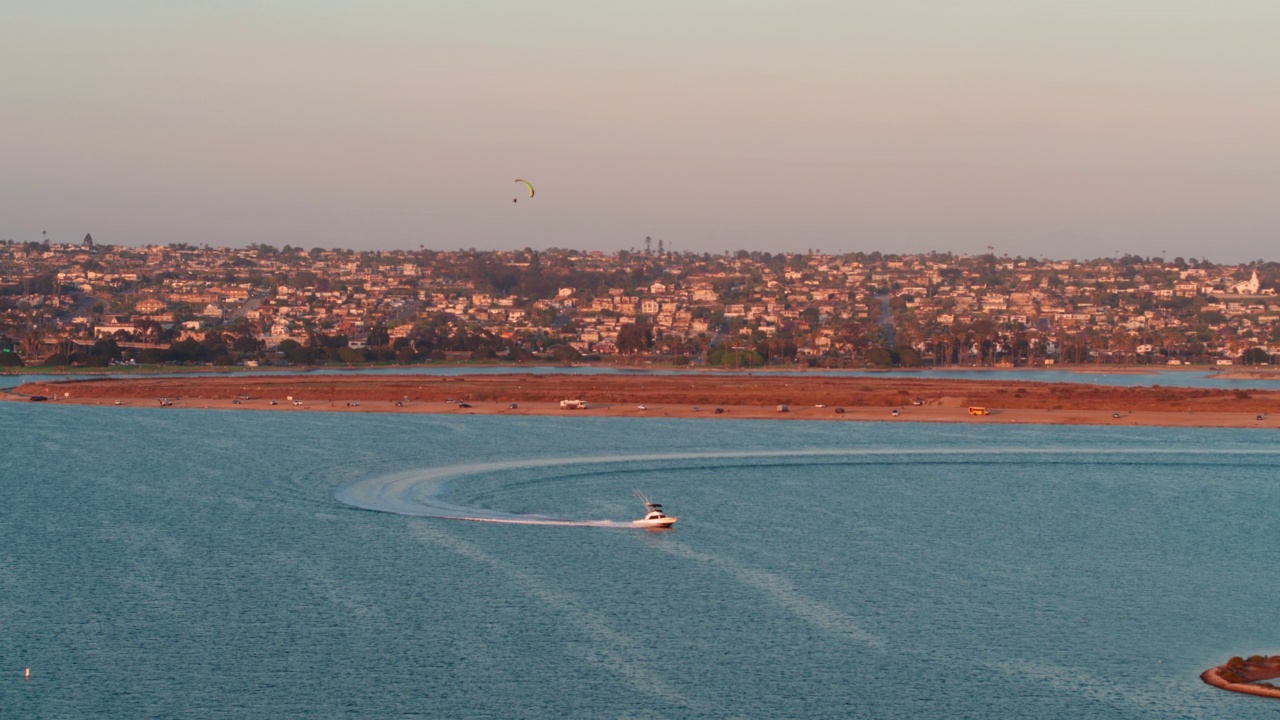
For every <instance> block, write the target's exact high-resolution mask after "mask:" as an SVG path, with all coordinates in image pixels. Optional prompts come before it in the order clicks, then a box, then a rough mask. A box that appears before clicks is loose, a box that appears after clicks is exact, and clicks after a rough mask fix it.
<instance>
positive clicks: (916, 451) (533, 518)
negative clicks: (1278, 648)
mask: <svg viewBox="0 0 1280 720" xmlns="http://www.w3.org/2000/svg"><path fill="white" fill-rule="evenodd" d="M1028 454H1036V455H1067V456H1070V457H1073V458H1079V457H1081V456H1105V455H1117V456H1134V455H1147V456H1161V455H1163V456H1170V455H1188V454H1195V455H1241V454H1243V455H1275V454H1280V450H1272V449H1265V448H1257V449H1254V448H1249V449H1241V450H1217V451H1208V452H1206V451H1203V450H1195V449H1183V448H1147V449H1143V448H1097V449H1094V448H1037V449H1034V450H1029V449H1028V448H978V449H974V448H913V449H909V450H908V449H840V450H777V451H756V452H752V451H746V452H699V453H669V454H651V455H614V456H594V457H592V456H587V457H567V458H539V459H524V460H508V461H502V462H490V463H475V464H469V465H450V466H446V467H438V468H422V469H418V470H408V471H405V472H399V473H394V474H391V475H382V476H378V477H372V478H361V479H359V480H354V481H352V482H349V483H346V484H344V485H342V486H340V487H339V488H338V489H337V490H335V491H334V498H335V499H336V500H337V501H338V502H340V503H342V504H344V505H348V506H350V507H353V508H359V509H361V510H372V511H375V512H385V513H392V514H396V515H411V516H416V517H431V518H442V519H448V520H469V521H472V522H487V523H505V524H511V525H555V526H563V527H599V528H628V529H637V528H639V527H640V526H637V525H635V524H633V523H632V522H631V521H630V520H574V519H567V518H557V517H549V516H545V515H530V514H520V513H510V512H504V511H501V510H493V509H490V508H483V507H475V506H469V505H459V504H457V503H452V502H449V501H448V500H446V499H444V497H443V496H444V495H445V494H446V491H447V489H448V485H449V484H450V483H452V482H454V481H456V480H458V479H460V478H464V477H466V476H469V475H478V474H483V473H492V472H517V471H521V470H528V469H532V468H546V467H567V466H582V465H627V464H634V463H645V462H650V463H652V462H672V461H686V460H751V459H762V458H777V459H787V458H792V459H801V458H824V457H825V458H837V457H866V458H872V457H880V458H888V457H898V458H901V459H902V461H903V462H910V461H913V460H918V459H919V458H921V457H924V456H929V457H940V456H941V457H945V456H951V457H956V458H959V457H969V456H993V455H1019V456H1026V455H1028Z"/></svg>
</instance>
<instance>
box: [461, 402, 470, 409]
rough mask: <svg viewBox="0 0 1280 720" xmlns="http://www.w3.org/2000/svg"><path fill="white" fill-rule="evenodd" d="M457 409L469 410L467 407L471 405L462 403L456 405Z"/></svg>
mask: <svg viewBox="0 0 1280 720" xmlns="http://www.w3.org/2000/svg"><path fill="white" fill-rule="evenodd" d="M458 407H460V408H469V407H471V403H464V402H462V403H458Z"/></svg>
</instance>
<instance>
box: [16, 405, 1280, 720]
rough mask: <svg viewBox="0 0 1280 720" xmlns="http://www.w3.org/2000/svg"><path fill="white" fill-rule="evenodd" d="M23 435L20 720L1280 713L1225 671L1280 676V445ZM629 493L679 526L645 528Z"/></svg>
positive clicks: (824, 428) (833, 425)
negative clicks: (1228, 667)
mask: <svg viewBox="0 0 1280 720" xmlns="http://www.w3.org/2000/svg"><path fill="white" fill-rule="evenodd" d="M0 437H3V441H2V444H0V462H2V465H0V493H2V495H0V497H3V499H4V502H3V505H0V508H2V509H0V717H15V718H144V717H156V718H161V717H163V718H187V717H191V718H195V717H199V718H282V717H308V718H373V717H377V718H454V717H457V718H470V717H477V718H484V717H493V718H543V717H557V718H563V717H590V718H906V717H948V718H994V717H1000V718H1018V717H1025V718H1223V717H1232V718H1250V717H1273V716H1275V714H1276V713H1277V712H1280V703H1276V702H1274V701H1267V700H1262V699H1258V698H1251V697H1245V696H1238V695H1234V694H1231V693H1225V692H1222V691H1219V690H1216V689H1214V688H1211V687H1209V686H1207V685H1204V684H1203V683H1201V682H1200V680H1199V679H1198V677H1197V675H1198V673H1199V672H1200V671H1202V670H1204V669H1205V668H1207V667H1210V666H1212V665H1215V664H1218V663H1220V662H1222V661H1224V660H1226V659H1227V658H1228V657H1230V656H1232V655H1250V654H1254V653H1261V654H1271V653H1276V652H1280V629H1277V627H1276V625H1275V624H1274V623H1272V622H1271V621H1270V618H1269V615H1270V613H1269V610H1270V606H1269V602H1270V601H1271V599H1272V598H1273V597H1274V596H1275V592H1276V588H1277V587H1280V570H1278V569H1276V567H1275V563H1271V562H1270V558H1269V553H1268V551H1269V550H1270V542H1271V541H1272V540H1273V539H1275V538H1276V537H1277V533H1278V532H1280V523H1277V521H1276V518H1277V513H1278V511H1280V497H1277V492H1276V490H1277V485H1278V484H1280V470H1278V469H1277V461H1280V443H1277V440H1278V439H1280V436H1277V435H1276V434H1275V433H1274V432H1273V431H1271V432H1269V431H1266V430H1210V429H1163V428H1090V427H1063V426H1022V425H1019V426H997V425H990V424H984V425H969V424H964V425H947V424H931V423H930V424H924V423H922V424H906V423H904V424H888V423H857V422H851V421H850V422H804V421H739V420H726V419H721V418H715V419H712V418H707V419H701V420H664V419H627V418H598V417H589V416H581V415H575V416H573V417H497V416H432V415H415V416H408V415H378V414H357V413H323V412H312V413H300V412H299V413H278V412H276V413H273V412H260V413H259V412H247V411H238V412H229V411H209V410H195V409H182V408H163V409H161V408H126V407H119V408H118V407H72V406H55V405H53V404H47V405H27V404H20V403H0ZM633 488H636V489H640V490H641V491H642V492H644V493H645V494H647V495H649V496H651V497H652V498H653V499H654V500H656V501H658V502H662V503H664V504H665V505H666V510H667V511H668V513H669V514H672V515H678V516H679V517H680V520H679V522H678V523H677V525H676V528H675V529H674V530H671V531H666V532H649V531H643V530H635V529H631V528H628V527H625V524H626V522H627V521H629V520H630V519H632V518H635V517H639V516H640V514H641V513H642V511H643V507H642V506H641V505H640V504H639V503H638V502H637V500H636V499H635V498H634V497H632V495H631V492H632V489H633ZM457 517H471V518H474V519H473V520H459V519H449V518H457ZM611 526H622V527H611ZM27 667H29V668H30V669H31V677H30V679H29V680H24V679H23V677H22V672H23V669H24V668H27Z"/></svg>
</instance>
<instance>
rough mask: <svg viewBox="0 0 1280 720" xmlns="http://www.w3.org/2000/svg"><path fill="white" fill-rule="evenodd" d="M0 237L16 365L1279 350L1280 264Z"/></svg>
mask: <svg viewBox="0 0 1280 720" xmlns="http://www.w3.org/2000/svg"><path fill="white" fill-rule="evenodd" d="M643 245H644V247H643V248H642V249H631V250H622V251H618V252H613V253H605V252H598V251H594V252H588V251H577V250H568V249H555V248H553V249H548V250H532V249H525V250H522V251H477V250H457V251H440V250H431V249H426V248H420V249H418V250H412V251H411V250H393V251H355V250H345V249H323V248H313V249H311V250H305V249H303V248H301V247H291V246H288V245H286V246H284V247H283V248H277V247H273V246H270V245H252V246H248V247H242V248H217V247H209V246H200V247H195V246H190V245H186V244H181V243H178V244H170V245H163V246H156V245H153V246H145V247H130V246H122V245H99V244H95V243H94V242H93V239H92V237H91V236H85V238H84V240H83V241H82V242H78V243H60V242H50V241H47V240H46V241H44V242H35V241H31V242H15V241H11V240H10V241H3V242H0V351H2V352H0V365H4V366H11V367H12V366H36V365H44V366H59V365H77V366H105V365H111V364H119V363H124V364H166V363H168V364H213V365H249V366H256V365H316V364H339V363H340V364H362V363H415V362H427V361H440V360H458V361H463V360H466V361H492V362H557V363H574V362H591V361H615V362H634V363H664V364H672V365H677V366H683V365H712V366H722V367H738V368H749V367H759V366H763V365H793V366H802V367H832V368H836V367H853V368H857V367H894V366H900V367H921V366H925V367H935V366H936V367H942V366H956V365H959V366H1001V367H1010V366H1024V365H1053V364H1085V363H1098V364H1161V365H1180V364H1219V365H1229V364H1269V363H1275V362H1277V361H1280V322H1277V319H1278V318H1280V298H1277V296H1276V286H1277V280H1280V264H1277V263H1274V262H1264V261H1262V260H1258V261H1255V262H1252V263H1248V264H1241V265H1218V264H1214V263H1212V262H1210V261H1208V260H1205V259H1199V260H1197V259H1195V258H1191V259H1183V258H1181V257H1177V258H1172V259H1165V258H1160V257H1138V256H1135V255H1117V256H1116V257H1111V258H1098V259H1092V260H1062V259H1051V258H1044V257H1040V258H1034V257H1008V256H998V255H997V254H995V253H994V252H989V253H987V254H983V255H972V256H967V255H953V254H950V253H930V254H923V255H897V254H886V253H881V252H871V253H862V252H857V253H847V254H841V255H828V254H823V253H821V252H820V251H808V252H805V253H779V254H771V253H767V252H748V251H745V250H742V251H738V252H736V253H723V254H707V253H703V254H697V253H689V252H683V253H676V252H672V251H670V250H668V249H666V248H665V247H664V246H663V243H662V241H658V242H657V243H656V244H655V243H654V242H653V241H652V240H651V239H649V238H646V239H645V240H644V243H643Z"/></svg>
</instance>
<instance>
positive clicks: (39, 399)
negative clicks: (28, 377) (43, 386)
mask: <svg viewBox="0 0 1280 720" xmlns="http://www.w3.org/2000/svg"><path fill="white" fill-rule="evenodd" d="M48 399H49V398H47V397H45V396H44V395H32V396H31V402H44V401H45V400H48Z"/></svg>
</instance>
